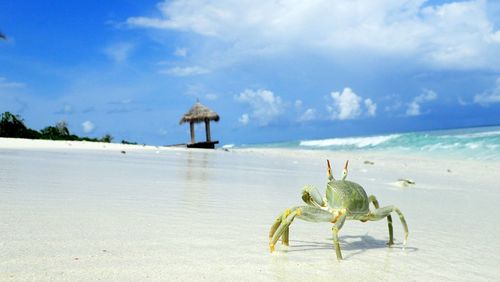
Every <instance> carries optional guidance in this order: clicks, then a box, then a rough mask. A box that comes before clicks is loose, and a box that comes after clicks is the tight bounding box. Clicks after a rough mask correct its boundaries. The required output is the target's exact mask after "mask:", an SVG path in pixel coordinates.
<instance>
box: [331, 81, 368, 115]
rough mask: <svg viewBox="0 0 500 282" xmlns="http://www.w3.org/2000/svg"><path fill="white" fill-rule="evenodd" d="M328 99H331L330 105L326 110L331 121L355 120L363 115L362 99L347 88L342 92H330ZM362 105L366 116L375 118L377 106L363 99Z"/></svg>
mask: <svg viewBox="0 0 500 282" xmlns="http://www.w3.org/2000/svg"><path fill="white" fill-rule="evenodd" d="M329 98H331V99H332V104H331V105H327V107H326V108H327V110H328V112H329V113H330V117H331V119H338V120H346V119H355V118H358V117H360V116H361V115H362V114H363V109H362V107H361V102H363V98H362V97H360V96H358V95H356V93H354V92H353V91H352V89H351V88H349V87H346V88H344V90H343V91H342V92H332V93H331V94H330V97H329ZM364 104H365V108H366V114H367V115H368V116H375V112H376V110H377V104H375V103H373V101H372V100H371V99H365V100H364Z"/></svg>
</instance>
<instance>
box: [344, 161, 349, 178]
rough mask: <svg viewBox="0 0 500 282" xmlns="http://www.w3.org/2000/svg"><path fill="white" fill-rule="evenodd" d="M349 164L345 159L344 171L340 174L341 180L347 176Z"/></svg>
mask: <svg viewBox="0 0 500 282" xmlns="http://www.w3.org/2000/svg"><path fill="white" fill-rule="evenodd" d="M348 165H349V160H347V161H346V162H345V166H344V172H343V175H342V180H345V179H346V177H347V166H348Z"/></svg>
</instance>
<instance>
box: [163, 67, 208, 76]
mask: <svg viewBox="0 0 500 282" xmlns="http://www.w3.org/2000/svg"><path fill="white" fill-rule="evenodd" d="M209 72H210V71H209V70H208V69H205V68H202V67H198V66H192V67H174V68H170V69H167V70H162V71H160V73H164V74H168V75H173V76H192V75H200V74H206V73H209Z"/></svg>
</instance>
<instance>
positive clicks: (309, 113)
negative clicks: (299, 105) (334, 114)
mask: <svg viewBox="0 0 500 282" xmlns="http://www.w3.org/2000/svg"><path fill="white" fill-rule="evenodd" d="M315 119H316V109H312V108H309V109H307V110H306V111H305V112H304V113H302V115H301V116H300V117H299V118H298V121H300V122H306V121H311V120H315Z"/></svg>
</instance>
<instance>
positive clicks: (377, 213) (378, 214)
mask: <svg viewBox="0 0 500 282" xmlns="http://www.w3.org/2000/svg"><path fill="white" fill-rule="evenodd" d="M391 212H396V213H397V214H398V215H399V219H400V220H401V224H402V225H403V229H404V232H405V237H404V240H403V245H406V241H407V240H408V225H407V224H406V220H405V217H404V215H403V213H402V212H401V211H400V210H399V209H398V208H397V207H395V206H387V207H383V208H380V209H376V210H374V211H373V213H371V214H370V215H369V216H368V220H372V221H376V220H381V219H383V218H385V217H387V216H389V215H390V214H391Z"/></svg>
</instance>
